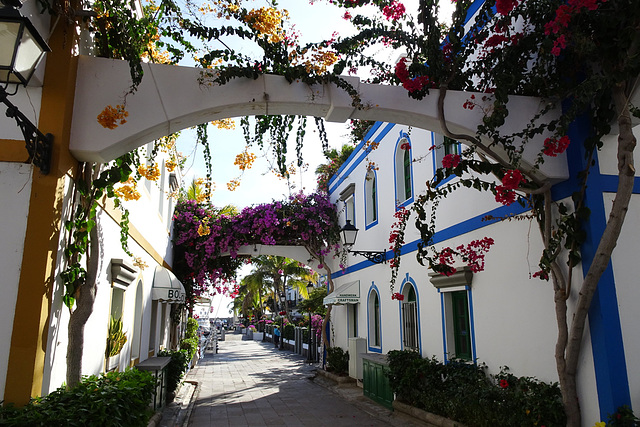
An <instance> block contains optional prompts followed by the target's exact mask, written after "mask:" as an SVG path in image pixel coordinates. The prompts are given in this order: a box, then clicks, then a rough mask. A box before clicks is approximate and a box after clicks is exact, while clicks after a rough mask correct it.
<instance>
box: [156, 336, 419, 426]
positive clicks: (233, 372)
mask: <svg viewBox="0 0 640 427" xmlns="http://www.w3.org/2000/svg"><path fill="white" fill-rule="evenodd" d="M317 368H318V366H317V365H316V364H308V363H307V362H306V361H305V357H303V356H300V355H298V354H295V353H292V352H290V351H286V350H280V349H278V348H277V347H275V346H274V344H273V343H271V342H268V341H265V342H262V341H253V340H250V339H247V338H246V336H245V335H240V334H227V335H226V338H225V341H220V342H219V345H218V352H217V353H216V350H215V344H213V346H212V348H210V349H209V350H207V352H206V353H205V356H204V358H203V359H202V360H200V361H199V363H198V364H197V365H196V366H195V367H194V368H193V369H192V370H191V371H190V372H189V374H188V375H187V376H186V378H185V385H184V386H183V388H185V387H186V388H187V389H189V388H190V387H192V392H193V395H192V397H191V398H190V399H189V397H187V398H186V401H185V402H184V403H183V408H182V409H181V410H180V411H175V410H174V408H172V407H171V406H169V407H168V408H166V409H165V416H164V417H163V420H162V421H161V423H160V426H162V427H165V426H166V427H168V426H171V427H173V426H176V425H185V426H190V427H204V426H216V427H218V426H220V427H222V426H230V427H231V426H390V425H391V426H421V425H424V424H422V423H421V422H420V421H418V420H415V419H413V418H411V417H408V416H406V415H404V414H399V413H394V412H392V411H390V410H388V409H386V408H384V407H382V406H380V405H378V404H377V403H375V402H373V401H372V400H370V399H368V398H366V397H364V396H363V393H362V389H361V388H360V387H358V386H357V385H356V384H353V383H351V384H349V385H345V386H337V385H334V384H333V383H332V382H331V381H330V380H327V379H325V378H323V377H320V376H317V374H316V369H317ZM194 383H197V385H195V386H194ZM189 400H190V404H189ZM178 412H180V415H178ZM167 415H168V416H167Z"/></svg>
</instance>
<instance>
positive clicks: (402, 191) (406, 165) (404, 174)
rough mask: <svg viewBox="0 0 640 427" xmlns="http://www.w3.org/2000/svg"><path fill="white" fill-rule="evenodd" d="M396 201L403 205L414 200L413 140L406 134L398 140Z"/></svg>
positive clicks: (396, 153)
mask: <svg viewBox="0 0 640 427" xmlns="http://www.w3.org/2000/svg"><path fill="white" fill-rule="evenodd" d="M394 159H395V184H396V201H397V204H398V206H402V205H404V204H406V203H408V202H411V200H413V183H412V181H411V179H412V165H411V142H410V141H409V138H408V137H407V135H406V134H403V135H402V137H401V138H400V139H399V140H398V143H397V144H396V152H395V157H394Z"/></svg>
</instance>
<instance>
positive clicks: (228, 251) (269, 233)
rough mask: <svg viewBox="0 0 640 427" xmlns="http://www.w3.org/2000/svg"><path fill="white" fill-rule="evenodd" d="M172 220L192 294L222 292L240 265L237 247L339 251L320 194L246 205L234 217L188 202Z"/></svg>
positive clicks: (334, 221) (330, 212)
mask: <svg viewBox="0 0 640 427" xmlns="http://www.w3.org/2000/svg"><path fill="white" fill-rule="evenodd" d="M173 220H174V244H175V246H176V249H177V250H178V252H183V253H184V260H185V263H186V267H187V269H188V270H189V271H188V272H187V276H188V277H189V278H191V279H193V281H194V282H195V283H194V285H195V286H194V291H195V293H196V294H198V293H199V292H198V291H200V292H201V291H203V290H205V289H207V288H209V287H210V286H213V287H214V290H215V291H216V292H218V293H225V290H226V289H227V288H229V283H230V282H232V281H233V279H234V278H235V271H236V269H237V268H238V267H239V266H240V265H241V264H242V263H243V262H244V261H243V260H242V259H240V258H239V257H238V249H239V248H240V247H241V246H246V245H254V244H263V245H300V246H306V247H308V248H310V249H312V250H313V251H315V253H318V254H322V255H326V254H327V253H329V252H331V250H334V251H335V250H337V248H338V247H339V246H338V243H339V233H340V227H339V225H338V217H337V213H336V207H335V205H333V204H332V203H331V201H330V200H329V196H328V195H327V194H322V193H313V194H310V195H305V194H301V193H300V194H296V195H295V196H292V197H290V198H289V199H288V200H287V201H284V202H280V201H274V202H272V203H268V204H260V205H255V206H250V207H247V208H245V209H243V210H242V212H241V213H240V214H238V215H236V216H226V215H216V213H215V209H214V208H212V207H208V206H206V205H199V204H197V203H196V202H195V201H193V200H189V201H185V202H182V203H180V204H178V206H176V210H175V214H174V217H173Z"/></svg>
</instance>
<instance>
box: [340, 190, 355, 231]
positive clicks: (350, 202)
mask: <svg viewBox="0 0 640 427" xmlns="http://www.w3.org/2000/svg"><path fill="white" fill-rule="evenodd" d="M355 188H356V186H355V184H353V183H352V184H349V185H348V186H347V188H345V189H344V190H343V191H342V192H341V193H340V200H341V201H342V202H343V203H344V219H345V223H346V221H351V224H352V225H354V226H355V225H356V203H355V195H354V193H355Z"/></svg>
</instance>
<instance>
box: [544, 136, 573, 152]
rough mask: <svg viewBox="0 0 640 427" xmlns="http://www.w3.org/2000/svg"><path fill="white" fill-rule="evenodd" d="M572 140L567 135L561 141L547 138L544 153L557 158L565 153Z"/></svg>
mask: <svg viewBox="0 0 640 427" xmlns="http://www.w3.org/2000/svg"><path fill="white" fill-rule="evenodd" d="M570 143H571V140H570V139H569V137H568V136H567V135H565V136H563V137H562V138H560V139H555V138H547V139H545V140H544V148H543V150H542V152H543V153H544V154H545V155H547V156H549V157H556V156H557V155H558V154H562V153H564V152H565V150H566V149H567V147H569V144H570Z"/></svg>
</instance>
